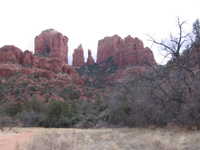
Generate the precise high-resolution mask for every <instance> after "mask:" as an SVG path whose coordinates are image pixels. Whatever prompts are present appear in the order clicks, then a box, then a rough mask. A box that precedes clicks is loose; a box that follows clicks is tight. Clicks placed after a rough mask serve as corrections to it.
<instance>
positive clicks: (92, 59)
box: [87, 50, 95, 65]
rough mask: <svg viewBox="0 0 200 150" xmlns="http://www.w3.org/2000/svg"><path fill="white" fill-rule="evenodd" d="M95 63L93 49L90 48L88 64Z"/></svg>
mask: <svg viewBox="0 0 200 150" xmlns="http://www.w3.org/2000/svg"><path fill="white" fill-rule="evenodd" d="M93 64H95V61H94V58H93V57H92V52H91V50H88V58H87V65H93Z"/></svg>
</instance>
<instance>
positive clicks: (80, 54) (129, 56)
mask: <svg viewBox="0 0 200 150" xmlns="http://www.w3.org/2000/svg"><path fill="white" fill-rule="evenodd" d="M67 57H68V38H67V37H66V36H64V35H63V34H61V33H60V32H58V31H56V30H53V29H49V30H45V31H43V32H41V34H40V35H38V36H36V38H35V53H34V54H33V53H32V52H30V51H25V52H22V50H20V49H19V48H17V47H15V46H12V45H11V46H4V47H2V48H0V64H4V65H1V67H0V75H2V76H6V75H8V76H9V75H11V74H12V72H16V71H19V70H21V72H22V70H23V72H24V73H31V72H34V71H39V70H40V71H39V72H41V70H42V72H43V74H44V72H45V73H46V76H48V77H53V76H54V74H57V73H60V72H63V73H68V74H70V75H72V76H73V75H74V76H76V78H78V73H77V72H76V71H75V69H74V68H73V67H81V66H84V65H92V64H95V61H94V59H93V57H92V54H91V50H88V58H87V61H86V62H84V50H83V48H82V45H80V46H79V47H78V48H77V49H75V50H74V53H73V64H72V66H69V65H67V63H68V59H67ZM111 57H112V58H113V62H114V63H115V65H117V66H118V67H121V68H123V67H126V66H130V65H133V66H146V65H154V64H156V63H155V60H154V56H153V53H152V51H151V50H150V49H149V48H145V47H144V46H143V42H142V41H141V40H139V39H138V38H132V37H131V36H127V37H126V38H125V39H122V38H121V37H120V36H118V35H114V36H111V37H105V38H104V39H102V40H100V41H99V42H98V50H97V62H96V63H97V64H101V63H103V62H105V61H106V60H107V59H109V58H111ZM9 64H12V65H10V66H9ZM14 64H15V65H14ZM6 67H7V68H6ZM9 68H10V70H9Z"/></svg>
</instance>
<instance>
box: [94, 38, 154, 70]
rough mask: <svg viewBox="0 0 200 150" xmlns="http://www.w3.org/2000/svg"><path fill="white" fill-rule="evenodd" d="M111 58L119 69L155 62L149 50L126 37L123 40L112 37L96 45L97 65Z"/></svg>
mask: <svg viewBox="0 0 200 150" xmlns="http://www.w3.org/2000/svg"><path fill="white" fill-rule="evenodd" d="M109 57H113V60H114V63H115V64H116V65H118V66H119V67H124V66H128V65H140V66H143V65H153V64H155V60H154V57H153V53H152V51H151V50H150V49H149V48H144V46H143V43H142V41H141V40H139V39H138V38H132V37H131V36H127V37H126V38H125V39H122V38H121V37H119V36H117V35H114V36H112V37H106V38H104V39H103V40H100V41H99V43H98V51H97V63H101V62H103V61H105V60H107V59H108V58H109Z"/></svg>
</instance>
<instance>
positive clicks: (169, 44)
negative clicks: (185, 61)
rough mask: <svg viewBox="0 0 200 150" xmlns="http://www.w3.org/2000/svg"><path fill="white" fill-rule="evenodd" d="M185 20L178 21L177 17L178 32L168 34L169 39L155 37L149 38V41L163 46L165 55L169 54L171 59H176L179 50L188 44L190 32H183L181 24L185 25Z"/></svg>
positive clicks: (179, 52)
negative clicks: (158, 39)
mask: <svg viewBox="0 0 200 150" xmlns="http://www.w3.org/2000/svg"><path fill="white" fill-rule="evenodd" d="M185 23H186V22H185V21H180V19H179V18H178V19H177V27H178V29H177V30H178V33H177V35H175V34H172V33H171V34H170V37H169V40H165V41H160V42H159V41H157V40H155V39H153V38H152V37H150V38H151V41H152V42H153V43H154V44H156V45H159V46H161V47H162V48H163V50H164V51H165V52H167V54H166V55H167V56H168V55H171V56H172V59H178V58H179V57H180V55H181V52H182V51H183V50H185V49H186V47H187V46H188V45H190V44H189V43H188V42H189V41H190V34H189V33H187V34H185V33H184V30H183V26H184V25H185Z"/></svg>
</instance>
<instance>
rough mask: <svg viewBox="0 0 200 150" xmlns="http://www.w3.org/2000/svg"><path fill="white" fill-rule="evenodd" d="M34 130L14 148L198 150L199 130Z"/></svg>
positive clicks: (21, 149)
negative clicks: (26, 139)
mask: <svg viewBox="0 0 200 150" xmlns="http://www.w3.org/2000/svg"><path fill="white" fill-rule="evenodd" d="M22 130H23V129H20V131H22ZM25 130H27V129H25ZM34 132H35V133H37V134H34V135H33V136H32V138H30V139H29V141H28V142H26V144H24V143H23V145H19V144H18V145H17V146H16V150H200V132H199V131H185V130H180V129H144V128H132V129H129V128H120V129H118V128H115V129H41V128H38V129H34Z"/></svg>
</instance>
